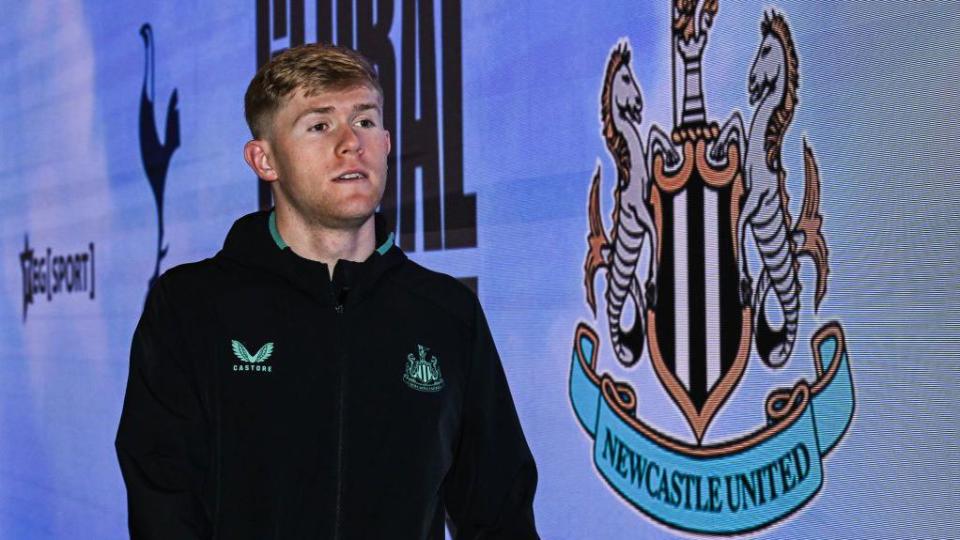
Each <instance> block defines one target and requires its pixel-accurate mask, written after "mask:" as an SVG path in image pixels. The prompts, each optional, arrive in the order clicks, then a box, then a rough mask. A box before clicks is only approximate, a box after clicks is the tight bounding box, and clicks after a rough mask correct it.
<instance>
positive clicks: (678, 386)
mask: <svg viewBox="0 0 960 540" xmlns="http://www.w3.org/2000/svg"><path fill="white" fill-rule="evenodd" d="M717 12H718V2H717V0H705V1H703V2H698V1H693V0H675V1H674V2H673V6H672V47H671V50H672V54H673V55H674V57H673V62H674V65H675V66H679V69H675V71H674V73H675V76H674V85H673V91H674V99H673V109H674V114H673V118H674V125H673V126H672V128H670V129H669V130H665V129H663V128H661V127H660V126H657V125H656V124H653V125H650V126H649V127H647V128H646V129H643V108H644V101H643V96H642V92H641V89H640V85H639V83H638V82H637V78H636V77H635V76H634V73H633V68H632V62H631V59H632V56H633V54H635V53H634V51H632V50H631V48H630V45H629V42H628V41H627V40H626V39H623V40H621V41H620V42H619V43H618V44H616V45H615V46H614V48H613V50H612V52H611V53H610V56H609V58H608V61H607V65H606V68H605V70H604V75H603V83H602V87H601V92H600V119H601V125H602V135H603V138H604V141H605V143H606V147H607V150H608V151H609V153H610V156H611V158H612V160H613V162H614V164H615V169H616V172H615V174H616V187H615V189H614V193H613V199H614V203H613V208H612V220H611V223H612V224H611V226H610V227H609V229H607V228H605V226H604V221H603V217H602V213H601V203H600V185H601V179H602V170H601V167H600V166H599V165H598V166H597V170H596V173H595V174H594V176H593V179H592V182H591V186H590V190H589V195H588V210H589V211H588V214H589V224H588V234H587V254H586V261H585V264H584V287H585V292H586V302H587V304H588V305H589V307H590V308H591V310H592V311H593V313H594V314H595V315H597V312H598V306H600V305H601V304H602V305H603V309H602V310H601V316H604V317H605V319H606V321H605V322H606V324H607V326H608V327H609V336H608V339H607V342H608V343H609V349H610V353H609V357H610V358H611V359H613V360H614V361H616V362H619V363H620V364H621V365H622V366H623V367H624V368H625V369H633V368H635V367H636V366H638V362H640V361H641V359H643V358H647V359H648V361H649V362H650V363H651V366H652V368H653V372H654V373H655V374H656V378H657V380H658V381H659V383H660V384H661V386H662V390H663V391H664V392H665V393H666V395H668V396H669V398H670V400H671V401H672V402H673V403H674V404H675V406H676V407H677V408H678V409H679V411H680V412H681V413H682V415H683V418H684V419H685V421H686V424H687V427H688V429H689V436H688V437H686V438H684V437H678V436H676V435H675V434H667V433H665V432H663V431H661V430H658V429H657V428H656V427H655V424H656V422H655V421H654V420H655V419H649V418H647V419H645V418H642V417H641V416H640V415H638V414H637V400H638V399H640V397H642V396H643V394H644V393H645V392H646V393H650V392H649V391H647V389H639V388H635V387H634V386H633V385H631V384H630V382H628V381H623V380H617V379H616V378H615V377H614V376H613V375H612V374H611V372H610V371H609V370H604V369H603V368H602V366H601V365H600V363H601V360H600V359H601V354H600V350H601V348H602V347H603V341H604V340H603V339H602V338H601V336H600V335H599V334H598V333H597V332H596V331H595V330H594V329H593V328H592V327H591V326H590V325H589V324H587V323H585V322H581V323H580V324H579V325H578V327H577V329H576V332H575V336H574V343H573V357H572V366H571V375H570V399H571V403H572V406H573V409H574V411H575V413H576V416H577V418H578V419H579V421H580V423H581V424H582V426H583V428H584V430H585V431H586V432H587V433H588V434H589V435H590V437H591V438H592V439H593V454H594V464H595V466H596V468H597V471H598V472H599V474H600V476H601V477H602V478H603V479H604V480H605V481H606V482H607V483H609V485H610V486H611V487H613V488H614V490H615V491H616V492H617V493H619V494H620V496H621V497H622V498H623V499H624V500H625V501H626V502H627V503H629V504H631V505H633V506H634V507H636V508H637V509H639V510H640V511H642V512H643V513H644V514H646V515H648V516H650V517H652V518H654V519H655V520H657V521H659V522H661V523H664V524H666V525H668V526H671V527H674V528H677V529H683V530H688V531H695V532H701V533H709V534H732V533H742V532H746V531H751V530H755V529H758V528H761V527H764V526H767V525H770V524H771V523H774V522H777V521H779V520H781V519H783V518H784V517H786V516H788V515H790V514H792V513H793V512H794V511H796V510H797V509H799V508H801V507H802V506H804V505H805V504H806V503H807V502H808V501H809V500H810V499H811V498H812V497H813V495H814V494H815V493H816V492H817V491H818V490H819V489H820V486H821V485H822V481H823V475H824V467H823V462H822V460H823V458H824V457H825V456H826V455H827V453H828V452H829V451H830V450H831V449H832V448H833V447H834V446H835V445H836V444H837V443H838V442H839V441H840V439H841V438H842V437H843V434H844V433H845V432H846V430H847V427H848V426H849V424H850V421H851V419H852V417H853V408H854V400H853V383H852V379H851V373H850V366H849V363H848V357H847V352H846V347H845V342H844V334H843V330H842V328H841V326H840V325H839V324H838V323H835V322H828V323H826V324H824V325H822V326H821V328H820V329H819V330H818V331H816V332H815V333H814V335H813V336H811V346H812V351H811V353H812V354H811V357H810V358H809V362H810V364H811V367H812V369H811V370H810V372H811V375H812V377H811V379H812V382H810V381H808V380H806V379H801V380H798V381H796V382H795V383H794V384H793V386H791V387H788V388H780V389H774V390H772V391H771V392H770V393H769V395H768V397H767V400H766V402H765V403H758V404H756V406H757V407H758V408H759V407H762V408H763V411H764V414H765V416H766V418H767V423H766V424H765V425H760V426H757V427H756V429H755V430H754V431H753V432H751V433H749V434H746V435H743V436H740V437H737V438H735V439H730V440H708V438H707V434H708V431H709V429H710V426H711V422H712V421H713V420H714V419H715V418H716V417H717V414H718V412H719V411H720V410H721V409H722V408H723V407H724V406H725V404H727V403H728V398H729V397H730V396H731V394H732V393H733V392H734V391H735V390H736V388H737V387H738V385H739V384H740V382H741V379H742V377H743V374H744V372H745V370H746V368H747V365H748V362H749V361H750V359H751V358H756V359H759V360H760V361H762V362H763V363H764V364H765V365H766V366H768V367H769V368H770V370H777V369H782V368H783V367H784V366H786V365H787V363H788V362H790V361H799V360H798V358H797V357H799V356H802V355H803V353H804V351H801V350H800V349H801V348H800V347H799V342H798V331H799V322H800V314H801V309H800V306H801V300H804V301H807V298H808V297H809V296H812V300H813V305H814V306H815V308H819V305H820V303H821V302H822V301H823V299H824V297H825V295H826V291H827V284H828V274H829V266H828V255H829V250H828V243H827V239H826V238H825V236H824V234H823V232H822V228H821V225H822V222H823V220H822V216H821V214H820V185H821V182H820V175H819V170H818V166H817V161H816V157H815V156H814V153H813V150H812V149H811V147H810V146H808V145H807V143H806V141H804V145H803V153H804V155H803V162H804V171H803V174H804V192H803V194H802V199H801V201H802V203H801V207H800V211H799V214H798V215H797V216H796V218H794V216H792V215H791V212H790V208H789V194H788V192H787V188H786V177H787V173H786V170H785V169H784V167H783V166H782V164H781V152H782V146H783V141H784V137H785V136H786V134H787V131H788V129H789V127H790V123H791V121H792V119H793V115H794V112H795V110H796V107H797V104H798V95H797V89H798V82H799V63H798V58H797V53H796V49H795V45H794V42H793V39H792V37H791V34H790V29H789V26H788V24H787V22H786V19H785V18H784V17H783V15H781V14H779V13H776V12H771V13H769V14H767V15H764V17H763V19H762V21H761V24H760V44H759V47H758V48H757V52H756V56H755V59H754V61H753V64H752V65H751V66H750V69H749V72H748V75H747V81H748V85H747V88H748V93H749V96H748V97H749V102H750V104H751V107H752V112H751V114H752V117H751V119H750V121H749V123H748V124H745V123H744V122H743V120H742V118H741V115H740V113H739V112H733V113H732V114H731V115H730V116H729V118H728V119H727V120H725V121H723V122H718V121H714V120H712V117H711V116H710V115H709V114H708V110H707V99H706V98H707V95H706V92H705V87H708V86H709V85H708V84H706V83H709V81H705V80H704V78H703V77H702V74H703V70H702V65H703V64H702V63H703V61H704V52H705V50H706V48H707V47H706V46H707V33H708V31H709V29H710V28H711V26H712V24H713V22H714V18H715V17H716V15H717ZM806 261H810V263H811V264H812V268H813V270H814V272H815V275H816V278H815V284H814V285H813V287H812V293H813V294H812V295H804V294H802V292H803V291H804V289H803V288H802V287H801V280H800V274H799V269H800V264H801V262H806ZM601 272H602V273H603V275H604V277H605V278H606V279H605V290H604V294H603V296H602V298H598V294H597V291H596V290H595V285H594V283H595V281H596V279H595V278H596V276H597V275H598V274H599V273H601Z"/></svg>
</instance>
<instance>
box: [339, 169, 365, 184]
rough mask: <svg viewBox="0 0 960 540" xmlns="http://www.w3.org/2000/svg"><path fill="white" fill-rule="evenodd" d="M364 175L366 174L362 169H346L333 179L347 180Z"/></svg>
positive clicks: (361, 177)
mask: <svg viewBox="0 0 960 540" xmlns="http://www.w3.org/2000/svg"><path fill="white" fill-rule="evenodd" d="M366 177H367V174H366V173H365V172H363V171H347V172H345V173H343V174H341V175H340V176H338V177H336V178H334V179H333V180H334V181H335V182H349V181H351V180H360V179H363V178H366Z"/></svg>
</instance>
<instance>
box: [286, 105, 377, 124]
mask: <svg viewBox="0 0 960 540" xmlns="http://www.w3.org/2000/svg"><path fill="white" fill-rule="evenodd" d="M335 110H337V108H336V107H334V106H333V105H328V106H326V107H311V108H309V109H307V110H305V111H303V112H302V113H300V114H299V115H298V116H297V117H296V118H295V119H294V120H293V123H294V124H296V123H297V122H299V121H300V119H301V118H303V117H304V116H307V115H310V114H330V113H332V112H333V111H335ZM369 110H374V111H379V110H380V105H378V104H376V103H373V102H371V103H357V104H356V105H354V106H353V112H355V113H358V112H363V111H369Z"/></svg>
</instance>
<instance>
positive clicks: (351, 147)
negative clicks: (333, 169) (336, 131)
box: [337, 126, 363, 154]
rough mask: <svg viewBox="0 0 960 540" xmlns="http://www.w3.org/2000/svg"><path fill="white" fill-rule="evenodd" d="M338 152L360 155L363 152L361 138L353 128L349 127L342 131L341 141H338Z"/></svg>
mask: <svg viewBox="0 0 960 540" xmlns="http://www.w3.org/2000/svg"><path fill="white" fill-rule="evenodd" d="M337 151H338V153H341V154H345V153H351V152H358V153H359V152H362V151H363V145H362V144H361V143H360V137H358V136H357V133H356V132H355V131H354V129H353V126H347V127H344V128H343V129H341V130H340V140H339V141H337Z"/></svg>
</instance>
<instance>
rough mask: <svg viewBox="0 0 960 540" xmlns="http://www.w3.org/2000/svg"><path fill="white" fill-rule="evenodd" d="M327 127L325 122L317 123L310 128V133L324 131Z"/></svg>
mask: <svg viewBox="0 0 960 540" xmlns="http://www.w3.org/2000/svg"><path fill="white" fill-rule="evenodd" d="M328 128H329V126H328V125H327V124H326V123H325V122H319V123H316V124H314V125H312V126H310V131H326V130H327V129H328Z"/></svg>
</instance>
